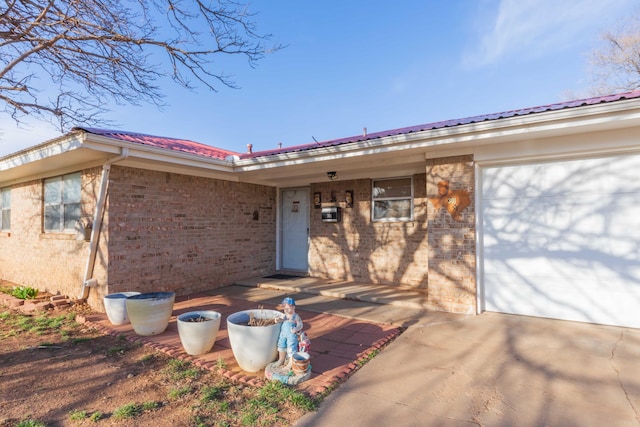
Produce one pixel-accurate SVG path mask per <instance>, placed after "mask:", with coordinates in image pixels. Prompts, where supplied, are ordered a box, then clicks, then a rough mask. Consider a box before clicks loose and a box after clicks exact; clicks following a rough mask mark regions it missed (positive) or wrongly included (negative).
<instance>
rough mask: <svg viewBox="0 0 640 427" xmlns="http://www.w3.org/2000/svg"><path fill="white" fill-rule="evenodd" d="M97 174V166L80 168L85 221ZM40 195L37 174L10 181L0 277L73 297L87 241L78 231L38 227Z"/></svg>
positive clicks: (77, 290)
mask: <svg viewBox="0 0 640 427" xmlns="http://www.w3.org/2000/svg"><path fill="white" fill-rule="evenodd" d="M99 180H100V169H99V168H93V169H89V170H84V171H82V218H83V221H87V220H88V221H91V218H92V215H93V211H94V206H95V194H96V193H97V188H98V183H99ZM42 200H43V181H42V180H33V181H29V182H25V183H21V184H16V185H14V186H12V187H11V230H10V232H9V233H2V234H0V279H3V280H7V281H9V282H13V283H17V284H20V285H24V286H30V287H33V288H36V289H39V290H41V291H46V292H51V293H54V294H57V293H60V294H62V295H67V296H69V297H72V298H75V297H78V296H79V295H80V290H81V285H82V280H83V278H84V273H85V267H86V262H87V257H88V254H89V243H88V242H86V241H84V240H83V239H82V237H83V236H81V235H76V234H64V233H43V232H42V209H43V208H42V206H43V202H42ZM102 249H103V250H104V249H105V248H104V246H103V247H102ZM95 277H96V278H98V279H99V281H100V282H102V283H104V281H105V272H104V270H101V269H100V268H99V267H98V268H97V269H96V271H95Z"/></svg>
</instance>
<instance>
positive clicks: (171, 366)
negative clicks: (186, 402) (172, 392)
mask: <svg viewBox="0 0 640 427" xmlns="http://www.w3.org/2000/svg"><path fill="white" fill-rule="evenodd" d="M167 365H168V366H167V368H166V369H165V373H166V374H167V375H168V376H169V378H170V379H171V380H173V381H179V380H183V379H188V378H190V379H194V380H197V379H198V378H200V376H201V375H202V370H201V369H199V368H197V367H195V366H193V365H192V364H191V362H186V361H184V360H180V359H171V360H169V362H168V363H167Z"/></svg>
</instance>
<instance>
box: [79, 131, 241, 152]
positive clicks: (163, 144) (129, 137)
mask: <svg viewBox="0 0 640 427" xmlns="http://www.w3.org/2000/svg"><path fill="white" fill-rule="evenodd" d="M74 129H75V130H83V131H85V132H88V133H91V134H94V135H100V136H105V137H107V138H113V139H118V140H120V141H126V142H133V143H136V144H142V145H148V146H151V147H156V148H164V149H168V150H174V151H182V152H184V153H189V154H196V155H198V156H205V157H211V158H214V159H220V160H225V159H226V157H227V156H237V155H239V153H236V152H234V151H229V150H223V149H221V148H216V147H212V146H210V145H205V144H201V143H199V142H194V141H189V140H186V139H176V138H167V137H164V136H154V135H145V134H142V133H134V132H124V131H120V130H108V129H96V128H80V127H76V128H74Z"/></svg>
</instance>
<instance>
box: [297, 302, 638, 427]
mask: <svg viewBox="0 0 640 427" xmlns="http://www.w3.org/2000/svg"><path fill="white" fill-rule="evenodd" d="M337 425H344V426H350V427H357V426H469V425H481V426H617V427H620V426H635V427H638V426H640V329H628V328H616V327H609V326H599V325H592V324H584V323H573V322H564V321H555V320H548V319H539V318H533V317H524V316H512V315H504V314H497V313H484V314H482V315H479V316H475V317H470V318H466V319H462V320H456V321H450V322H445V323H440V324H431V325H430V324H427V323H426V322H424V323H421V322H420V321H418V322H417V323H415V324H413V325H412V326H410V327H409V328H408V329H407V331H406V332H404V333H403V334H402V335H401V336H400V337H399V338H398V339H396V340H395V341H394V342H393V343H391V345H390V346H389V347H387V348H386V349H385V350H384V351H383V352H381V353H380V354H379V355H378V356H377V357H376V358H375V359H373V360H372V361H371V362H369V363H368V364H367V365H366V366H364V367H363V368H362V369H361V370H359V371H358V372H356V373H355V374H354V376H353V377H351V378H350V379H349V380H348V381H347V382H346V383H344V384H342V385H341V386H340V387H339V388H338V389H337V390H336V391H335V392H333V393H332V394H331V395H329V396H328V397H327V398H326V399H325V401H324V402H323V403H322V405H321V406H320V408H319V410H318V411H317V412H315V413H311V414H307V416H305V417H304V418H302V419H301V420H299V422H298V423H297V424H296V426H298V427H303V426H327V427H333V426H337Z"/></svg>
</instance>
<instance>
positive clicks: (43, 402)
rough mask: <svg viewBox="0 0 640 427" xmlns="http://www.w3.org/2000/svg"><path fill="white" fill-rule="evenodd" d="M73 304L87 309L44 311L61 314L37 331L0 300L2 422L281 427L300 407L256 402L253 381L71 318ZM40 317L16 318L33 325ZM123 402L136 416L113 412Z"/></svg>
mask: <svg viewBox="0 0 640 427" xmlns="http://www.w3.org/2000/svg"><path fill="white" fill-rule="evenodd" d="M79 310H84V311H85V313H87V312H89V311H90V310H89V309H88V308H86V307H84V308H82V307H79V306H74V307H71V308H69V309H66V311H65V310H63V311H55V312H52V313H51V314H50V317H51V316H53V317H56V318H59V317H61V316H66V317H67V320H65V321H64V322H62V324H61V325H59V326H58V325H54V326H53V327H51V326H50V327H46V328H42V329H44V331H40V332H38V331H37V330H34V329H31V330H29V331H27V330H25V329H27V328H26V327H23V326H22V324H18V323H16V316H13V314H16V313H17V312H15V311H11V310H10V309H8V308H6V307H2V306H0V314H1V315H2V316H1V317H0V426H1V427H9V426H11V427H13V426H15V425H17V424H18V423H19V422H20V421H24V420H37V421H40V422H41V423H43V425H46V426H89V425H91V426H111V425H117V426H148V425H153V426H154V427H162V426H172V427H173V426H192V425H193V426H199V425H201V426H209V425H211V426H217V425H220V426H224V425H257V424H260V425H274V426H284V425H291V424H292V423H293V422H294V421H295V420H296V419H298V418H299V417H301V416H302V415H303V413H304V412H305V411H304V410H303V409H300V408H299V407H298V406H297V405H292V404H291V403H288V402H286V403H283V402H282V399H278V398H275V399H274V401H275V402H278V403H265V402H266V401H268V398H269V396H268V393H267V396H266V397H265V396H263V398H262V400H260V399H259V398H260V396H261V391H260V390H258V389H257V388H255V387H251V386H248V385H242V384H234V383H232V382H230V381H229V380H227V379H225V378H224V377H222V376H221V375H218V374H216V373H214V372H211V371H206V370H199V369H196V368H194V367H188V366H179V365H175V364H172V360H173V359H171V358H170V357H168V356H166V355H164V354H162V353H158V352H156V351H154V350H153V349H149V348H146V347H144V346H141V345H139V344H134V343H130V342H128V341H126V340H123V339H122V338H119V337H114V336H105V335H102V334H101V333H99V332H98V331H96V330H93V329H90V328H88V327H87V326H86V325H82V324H78V323H76V322H75V321H73V320H69V319H74V318H75V317H74V313H75V312H77V311H79ZM7 313H12V315H11V316H9V315H8V314H7ZM40 316H41V315H40V314H34V315H32V316H29V317H24V316H21V317H19V319H22V320H21V322H23V323H25V322H31V323H34V322H35V323H36V324H37V318H38V317H40ZM36 329H37V328H36ZM173 362H179V361H176V360H173ZM181 363H184V362H181ZM271 392H272V394H273V393H275V394H277V390H276V391H273V390H271ZM262 393H263V392H262ZM263 394H264V393H263ZM252 399H253V400H252ZM256 399H257V400H256ZM125 405H129V407H133V408H137V409H138V411H137V412H138V414H137V415H136V416H135V417H132V418H123V417H118V411H119V408H122V407H123V406H125ZM260 406H262V407H266V409H264V408H263V409H260V408H259V407H260ZM274 407H276V409H274ZM140 408H143V409H140ZM120 411H122V409H120ZM261 411H263V412H261Z"/></svg>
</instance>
